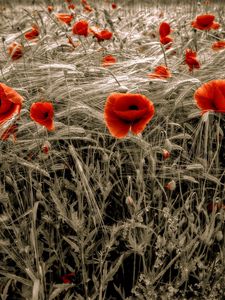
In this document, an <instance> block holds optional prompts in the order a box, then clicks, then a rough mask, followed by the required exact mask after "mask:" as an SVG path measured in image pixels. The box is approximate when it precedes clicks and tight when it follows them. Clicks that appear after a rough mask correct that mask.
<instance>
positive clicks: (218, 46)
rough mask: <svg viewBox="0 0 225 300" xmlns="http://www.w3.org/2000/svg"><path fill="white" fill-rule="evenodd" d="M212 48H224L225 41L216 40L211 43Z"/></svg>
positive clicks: (215, 49) (216, 49)
mask: <svg viewBox="0 0 225 300" xmlns="http://www.w3.org/2000/svg"><path fill="white" fill-rule="evenodd" d="M212 49H213V50H214V51H218V50H222V49H225V41H217V42H215V43H213V44H212Z"/></svg>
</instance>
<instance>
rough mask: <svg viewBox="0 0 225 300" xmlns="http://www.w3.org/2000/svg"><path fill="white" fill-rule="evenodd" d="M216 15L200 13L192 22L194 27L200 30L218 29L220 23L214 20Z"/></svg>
mask: <svg viewBox="0 0 225 300" xmlns="http://www.w3.org/2000/svg"><path fill="white" fill-rule="evenodd" d="M214 19H215V16H214V15H200V16H197V17H196V19H195V21H193V22H192V23H191V25H192V27H194V28H195V29H199V30H210V29H218V28H219V27H220V24H219V23H217V22H214Z"/></svg>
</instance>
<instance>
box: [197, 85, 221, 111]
mask: <svg viewBox="0 0 225 300" xmlns="http://www.w3.org/2000/svg"><path fill="white" fill-rule="evenodd" d="M194 98H195V101H196V104H197V106H198V107H199V108H200V109H201V110H202V112H203V113H204V112H206V111H214V112H222V113H225V80H224V79H218V80H211V81H208V82H206V83H204V84H203V85H202V86H200V87H199V88H198V89H197V90H196V91H195V94H194Z"/></svg>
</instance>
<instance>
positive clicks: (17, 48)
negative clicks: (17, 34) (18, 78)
mask: <svg viewBox="0 0 225 300" xmlns="http://www.w3.org/2000/svg"><path fill="white" fill-rule="evenodd" d="M8 52H9V55H10V56H11V58H12V59H13V60H16V59H19V58H20V57H22V56H23V47H22V45H21V44H19V43H17V42H13V43H12V44H11V45H9V47H8Z"/></svg>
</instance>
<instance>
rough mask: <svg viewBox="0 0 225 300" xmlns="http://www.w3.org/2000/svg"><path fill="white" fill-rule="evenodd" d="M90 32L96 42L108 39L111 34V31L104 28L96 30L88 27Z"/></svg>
mask: <svg viewBox="0 0 225 300" xmlns="http://www.w3.org/2000/svg"><path fill="white" fill-rule="evenodd" d="M90 32H91V33H92V34H93V35H94V37H96V38H97V40H98V42H102V41H104V40H110V39H111V38H112V36H113V34H112V32H110V31H108V30H107V29H104V30H102V31H99V32H98V31H97V30H96V28H94V27H92V28H90Z"/></svg>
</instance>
